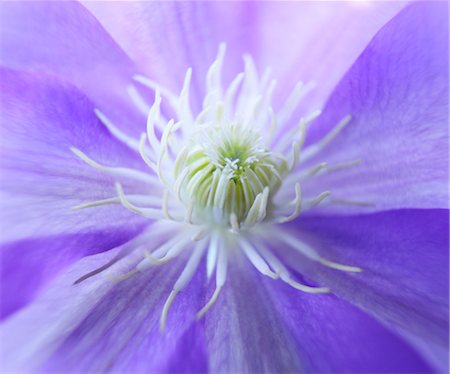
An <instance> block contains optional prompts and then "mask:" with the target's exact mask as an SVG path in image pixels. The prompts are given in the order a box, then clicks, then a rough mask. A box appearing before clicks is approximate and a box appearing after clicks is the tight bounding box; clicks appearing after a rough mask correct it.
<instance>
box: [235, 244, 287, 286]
mask: <svg viewBox="0 0 450 374" xmlns="http://www.w3.org/2000/svg"><path fill="white" fill-rule="evenodd" d="M239 244H240V246H241V248H242V250H243V251H244V253H245V255H246V256H247V258H248V259H249V260H250V262H251V263H252V264H253V266H254V267H255V268H256V269H258V271H259V272H260V273H261V274H264V275H267V276H268V277H270V278H272V279H277V278H278V275H277V274H275V273H274V272H273V271H271V270H270V269H269V267H268V266H267V264H266V263H265V262H264V260H263V258H262V257H261V256H260V255H259V254H258V252H257V251H256V249H255V248H254V247H253V246H252V245H251V244H250V243H249V242H248V241H247V240H246V239H243V238H242V239H241V240H239Z"/></svg>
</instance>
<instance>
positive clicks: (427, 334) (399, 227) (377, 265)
mask: <svg viewBox="0 0 450 374" xmlns="http://www.w3.org/2000/svg"><path fill="white" fill-rule="evenodd" d="M448 225H449V218H448V211H446V210H399V211H389V212H382V213H374V214H370V215H360V216H347V217H342V216H329V217H325V216H317V217H304V218H303V219H302V220H299V221H298V222H297V223H296V224H295V225H293V226H292V227H291V229H292V233H294V232H295V235H296V236H298V237H299V238H300V239H301V240H302V241H306V242H309V244H310V245H311V246H312V247H313V248H315V249H316V250H317V251H318V252H319V253H320V254H321V255H322V257H324V258H326V259H329V260H331V261H336V262H339V263H342V264H346V265H352V266H358V267H360V268H362V269H363V271H362V272H361V273H353V274H352V273H345V272H342V271H338V270H332V269H329V268H326V267H324V266H322V265H316V264H311V263H310V262H309V261H307V260H305V258H304V257H298V256H296V257H295V258H294V257H290V256H292V254H290V252H287V251H283V253H284V255H285V256H289V257H290V260H289V263H290V264H293V266H294V267H295V268H296V269H297V270H298V271H300V272H301V273H302V274H306V275H309V276H310V277H311V278H313V279H314V281H315V282H318V283H319V284H320V285H322V286H326V287H329V288H331V290H332V291H333V292H334V293H335V294H336V295H337V296H339V297H342V298H344V299H346V300H348V301H350V302H352V303H353V304H355V305H357V306H359V307H360V308H362V309H364V310H365V311H367V312H368V313H370V314H372V315H374V316H375V317H376V318H378V319H380V320H382V321H383V323H386V324H388V325H389V326H391V328H393V329H395V330H397V331H399V332H401V333H402V335H404V336H405V337H407V338H408V339H409V340H410V341H411V342H412V343H414V345H417V346H420V345H421V346H422V348H424V345H428V346H431V347H434V346H435V347H437V348H438V349H441V350H443V351H447V350H448V290H449V285H448V274H449V273H448V261H449V257H448V241H449V233H448V227H449V226H448ZM294 230H295V231H294ZM420 342H422V344H420ZM419 348H420V347H419ZM437 351H438V350H436V352H437ZM427 353H429V352H424V354H427ZM435 354H437V353H435ZM441 364H442V362H441ZM444 365H446V359H445V361H444Z"/></svg>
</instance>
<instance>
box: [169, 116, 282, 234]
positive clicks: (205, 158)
mask: <svg viewBox="0 0 450 374" xmlns="http://www.w3.org/2000/svg"><path fill="white" fill-rule="evenodd" d="M286 171H287V161H286V160H285V159H284V157H283V156H282V155H276V154H274V153H272V152H270V151H269V150H268V149H266V148H265V147H263V145H262V139H261V137H260V136H259V135H258V134H257V133H256V132H255V131H253V130H252V129H251V128H249V127H244V126H243V125H242V124H241V123H239V122H235V123H231V124H227V125H224V126H221V125H220V124H219V125H215V126H214V125H213V126H211V125H210V126H205V127H204V128H202V129H200V130H199V131H197V132H196V133H195V134H194V136H193V137H192V138H191V139H190V141H189V145H188V147H186V148H185V149H184V150H183V151H182V152H180V154H179V155H178V157H177V159H176V163H175V169H174V174H175V179H176V182H175V190H176V193H177V195H178V196H179V198H180V200H181V201H183V202H184V204H186V205H187V206H189V204H194V209H195V211H194V212H193V215H194V216H195V219H197V220H200V221H203V222H208V221H210V220H213V222H215V223H219V224H228V222H232V224H237V225H239V226H240V225H241V223H247V224H251V223H254V222H255V221H256V220H257V219H258V218H262V217H258V214H259V212H255V209H256V208H260V209H259V210H261V211H262V210H263V213H264V214H265V212H266V209H267V204H268V199H269V196H271V195H273V194H274V193H275V192H276V190H277V189H278V188H279V187H280V185H281V182H282V177H283V176H284V175H285V174H286ZM255 201H256V203H257V204H256V205H255ZM254 206H255V208H254V209H253V210H252V207H254ZM261 207H263V208H264V207H266V209H261ZM261 214H262V213H261Z"/></svg>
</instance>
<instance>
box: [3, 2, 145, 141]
mask: <svg viewBox="0 0 450 374" xmlns="http://www.w3.org/2000/svg"><path fill="white" fill-rule="evenodd" d="M0 23H1V25H2V35H1V38H0V49H1V54H0V62H1V65H2V66H4V67H9V68H13V69H18V70H25V71H33V72H46V73H50V74H54V75H57V76H59V77H60V78H61V79H63V80H66V81H68V82H71V83H72V84H74V85H75V86H76V87H78V88H79V89H81V90H82V91H83V92H84V93H86V94H87V96H88V97H89V98H90V99H91V100H92V101H93V102H94V103H95V106H96V107H98V108H100V109H101V110H102V111H103V112H105V113H107V114H108V116H109V117H110V119H111V120H113V122H114V123H115V124H116V125H117V126H119V127H122V128H123V129H124V130H125V131H130V132H132V129H135V132H136V133H137V134H139V133H140V131H142V125H141V123H142V121H143V120H145V119H143V118H142V117H141V116H140V115H139V113H138V112H137V111H136V108H135V107H134V105H133V104H132V101H131V100H130V98H129V96H128V94H127V86H128V85H129V84H130V83H131V78H132V76H133V75H134V74H136V73H137V70H136V69H135V67H134V64H133V63H132V62H131V61H130V59H129V58H128V56H127V55H126V54H125V53H124V52H123V51H122V50H121V49H120V47H118V46H117V44H116V43H115V42H114V40H113V39H112V38H111V37H110V36H109V35H108V33H106V32H105V31H104V29H103V28H102V26H101V25H100V24H99V23H98V21H97V20H96V19H95V18H94V17H93V16H92V15H91V14H90V13H89V12H88V11H87V10H86V9H85V8H84V7H83V6H82V5H81V4H79V3H77V2H52V1H45V2H23V1H18V2H2V3H1V4H0ZM46 100H48V98H46Z"/></svg>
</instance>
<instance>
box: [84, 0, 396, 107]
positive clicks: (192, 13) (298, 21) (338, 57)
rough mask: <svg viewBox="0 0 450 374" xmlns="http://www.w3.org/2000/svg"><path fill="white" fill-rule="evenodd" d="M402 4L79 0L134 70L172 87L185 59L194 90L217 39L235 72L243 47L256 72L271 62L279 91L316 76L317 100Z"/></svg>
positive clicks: (199, 87)
mask: <svg viewBox="0 0 450 374" xmlns="http://www.w3.org/2000/svg"><path fill="white" fill-rule="evenodd" d="M403 4H404V2H391V3H382V4H376V3H372V4H368V6H358V5H357V4H355V3H352V2H348V3H344V2H336V3H332V2H244V1H237V2H201V3H199V2H191V1H186V2H167V3H162V2H133V3H129V2H128V3H123V2H113V3H110V2H109V3H101V2H89V1H86V2H84V5H85V6H86V7H87V8H88V9H89V10H90V11H91V12H92V13H93V14H94V15H95V16H96V17H97V18H98V19H99V20H100V22H101V23H102V24H103V25H104V26H105V29H106V30H108V31H109V32H110V33H111V35H112V36H113V37H114V39H115V40H117V41H118V43H119V44H120V45H121V47H122V48H123V49H124V50H125V51H126V52H127V53H128V54H129V55H130V56H132V58H133V59H134V61H136V62H137V64H138V65H139V67H140V68H141V69H144V70H145V71H147V73H148V74H149V75H151V76H152V77H153V78H154V79H157V80H158V81H159V82H163V83H164V84H167V85H168V86H170V87H172V88H175V89H177V90H178V89H179V87H180V86H181V83H182V80H183V76H184V72H185V71H186V69H187V68H188V67H190V66H191V67H193V68H194V89H195V91H196V93H197V94H199V93H201V92H203V89H204V87H203V84H204V82H203V77H204V74H205V73H206V71H207V68H208V67H209V64H210V63H211V62H212V61H213V59H214V56H215V55H216V53H217V47H218V45H219V43H221V42H226V43H227V45H228V51H229V52H228V56H229V58H227V62H226V64H225V70H226V71H227V72H229V73H230V72H232V73H233V74H236V73H237V72H238V71H237V70H238V69H242V66H241V63H242V59H241V56H242V54H243V53H250V54H251V55H252V56H253V57H254V59H255V60H256V62H257V67H258V68H259V70H260V71H261V72H262V70H263V69H265V68H266V67H268V66H270V67H272V68H273V70H274V76H275V78H276V79H279V85H278V93H279V96H281V97H283V96H285V95H286V94H287V92H288V91H289V90H291V89H292V88H293V85H294V84H295V83H296V81H297V80H300V79H302V80H305V81H309V80H316V81H317V82H318V83H319V85H318V88H317V90H316V93H315V100H314V101H313V102H314V103H316V104H319V103H320V105H322V104H323V102H324V100H325V98H326V97H327V95H328V94H329V93H330V90H331V89H333V87H334V86H335V85H336V83H337V81H338V80H339V79H340V78H341V77H342V76H343V74H344V73H345V71H346V70H347V69H348V67H349V66H350V64H351V63H352V62H353V61H354V60H355V59H356V57H357V56H358V54H359V53H360V52H361V51H362V50H363V48H364V47H365V45H366V44H367V43H368V41H369V40H370V38H371V37H372V36H373V35H374V33H375V32H376V31H377V30H378V29H379V28H380V27H381V26H382V25H383V24H384V23H385V22H386V21H388V20H389V19H390V18H391V17H392V16H393V15H395V14H396V13H397V12H398V10H399V9H401V8H402V7H403V6H404V5H403ZM155 35H164V37H163V38H158V37H155ZM330 45H331V46H332V48H330ZM330 66H331V67H332V68H330ZM227 78H230V75H229V74H228V75H227ZM313 102H310V104H311V105H312V104H313Z"/></svg>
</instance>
